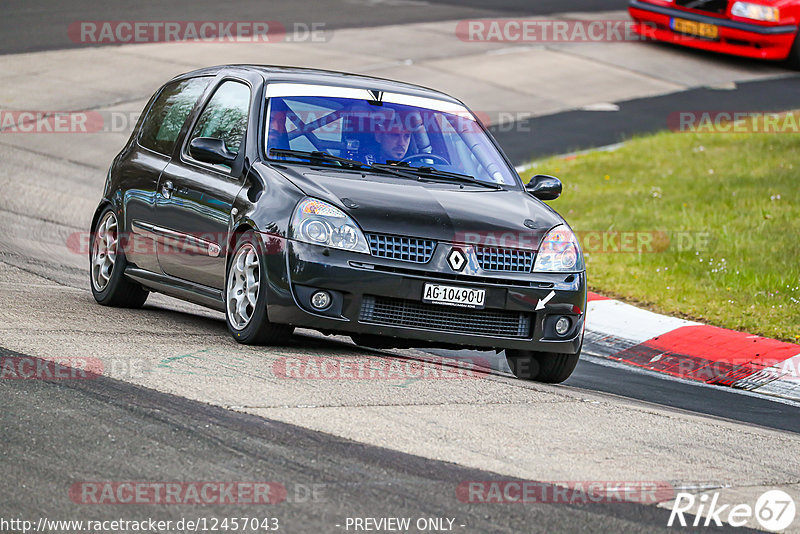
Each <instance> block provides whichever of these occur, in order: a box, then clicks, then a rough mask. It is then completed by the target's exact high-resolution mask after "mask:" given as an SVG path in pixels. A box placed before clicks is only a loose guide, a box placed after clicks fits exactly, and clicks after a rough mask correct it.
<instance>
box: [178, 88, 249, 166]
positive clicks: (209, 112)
mask: <svg viewBox="0 0 800 534" xmlns="http://www.w3.org/2000/svg"><path fill="white" fill-rule="evenodd" d="M249 110H250V88H249V87H248V86H246V85H245V84H243V83H240V82H233V81H228V82H224V83H223V84H222V85H220V86H219V88H218V89H217V90H216V92H215V93H214V96H212V97H211V100H209V102H208V105H207V106H206V109H204V110H203V113H202V115H200V118H199V119H197V124H196V125H195V127H194V130H193V131H192V135H191V136H190V137H189V140H190V141H191V140H192V139H195V138H197V137H215V138H217V139H222V140H223V141H225V146H226V147H228V150H230V151H231V152H233V153H234V154H238V153H239V148H240V147H241V146H242V139H244V134H245V132H246V131H247V117H248V111H249Z"/></svg>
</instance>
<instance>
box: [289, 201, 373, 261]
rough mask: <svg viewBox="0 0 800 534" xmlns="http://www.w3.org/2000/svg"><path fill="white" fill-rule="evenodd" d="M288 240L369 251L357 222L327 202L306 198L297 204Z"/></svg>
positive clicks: (365, 252)
mask: <svg viewBox="0 0 800 534" xmlns="http://www.w3.org/2000/svg"><path fill="white" fill-rule="evenodd" d="M289 232H290V236H291V238H292V239H295V240H297V241H303V242H304V243H311V244H314V245H322V246H325V247H331V248H340V249H342V250H349V251H351V252H361V253H363V254H369V246H367V240H366V238H365V237H364V234H363V233H362V232H361V229H359V227H358V225H357V224H356V223H355V221H354V220H353V219H351V218H350V217H349V216H348V215H347V214H346V213H345V212H343V211H342V210H340V209H339V208H337V207H336V206H332V205H331V204H328V203H327V202H323V201H321V200H317V199H314V198H306V199H304V200H302V201H300V203H299V204H298V205H297V208H296V209H295V211H294V216H293V217H292V225H291V228H290V230H289Z"/></svg>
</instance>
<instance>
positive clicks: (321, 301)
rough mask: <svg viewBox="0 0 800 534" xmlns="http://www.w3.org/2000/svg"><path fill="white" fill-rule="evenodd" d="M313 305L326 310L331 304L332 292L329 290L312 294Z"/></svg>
mask: <svg viewBox="0 0 800 534" xmlns="http://www.w3.org/2000/svg"><path fill="white" fill-rule="evenodd" d="M311 305H312V306H313V307H314V308H316V309H318V310H324V309H325V308H327V307H328V306H330V305H331V294H330V293H328V292H327V291H317V292H316V293H314V294H313V295H311Z"/></svg>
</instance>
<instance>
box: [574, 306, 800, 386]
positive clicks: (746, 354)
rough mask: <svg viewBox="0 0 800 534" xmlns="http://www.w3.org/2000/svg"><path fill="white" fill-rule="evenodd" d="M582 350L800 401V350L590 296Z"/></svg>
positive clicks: (673, 373)
mask: <svg viewBox="0 0 800 534" xmlns="http://www.w3.org/2000/svg"><path fill="white" fill-rule="evenodd" d="M588 300H589V303H588V304H587V310H586V313H587V316H586V335H585V344H584V350H585V351H587V352H589V353H591V354H593V355H595V356H600V357H603V358H607V359H609V360H613V361H616V362H620V363H624V364H627V365H634V366H637V367H641V368H644V369H648V370H650V371H656V372H660V373H666V374H668V375H671V376H675V377H679V378H684V379H689V380H697V381H701V382H705V383H707V384H713V385H719V386H729V387H733V388H738V389H743V390H747V391H754V392H757V393H763V394H766V395H772V396H776V397H781V398H784V399H790V400H797V401H800V345H796V344H794V343H786V342H783V341H777V340H775V339H769V338H765V337H761V336H755V335H751V334H746V333H744V332H736V331H733V330H726V329H724V328H718V327H716V326H709V325H704V324H700V323H695V322H692V321H686V320H684V319H677V318H674V317H668V316H666V315H660V314H657V313H653V312H650V311H646V310H642V309H640V308H636V307H635V306H631V305H630V304H625V303H624V302H620V301H618V300H613V299H609V298H606V297H603V296H600V295H597V294H595V293H590V294H589V299H588Z"/></svg>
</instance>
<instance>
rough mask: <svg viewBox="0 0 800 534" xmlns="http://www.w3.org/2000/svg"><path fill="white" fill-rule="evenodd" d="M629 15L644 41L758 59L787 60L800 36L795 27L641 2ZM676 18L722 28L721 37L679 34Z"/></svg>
mask: <svg viewBox="0 0 800 534" xmlns="http://www.w3.org/2000/svg"><path fill="white" fill-rule="evenodd" d="M628 11H629V13H630V15H631V17H632V18H633V19H634V21H635V22H636V23H635V24H634V27H633V30H634V31H635V32H636V33H637V34H639V35H640V36H642V37H644V38H647V39H655V40H658V41H665V42H668V43H674V44H679V45H682V46H688V47H691V48H699V49H701V50H709V51H712V52H721V53H725V54H733V55H737V56H742V57H749V58H756V59H769V60H784V59H786V58H787V57H789V53H790V51H791V49H792V45H793V44H794V40H795V37H796V35H797V32H798V29H797V26H795V25H774V24H773V25H770V24H757V23H750V22H742V21H734V20H729V19H724V18H720V17H713V16H709V15H703V14H700V13H696V12H692V11H684V10H681V9H676V8H673V7H666V6H661V5H657V4H650V3H647V2H643V1H641V0H631V2H630V7H629V9H628ZM673 18H682V19H686V20H692V21H695V22H702V23H706V24H713V25H715V26H718V27H719V37H718V38H717V39H714V40H711V39H704V38H700V37H693V36H690V35H686V34H683V33H678V32H675V31H673V30H672V28H671V22H672V19H673Z"/></svg>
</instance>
